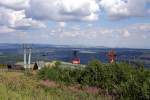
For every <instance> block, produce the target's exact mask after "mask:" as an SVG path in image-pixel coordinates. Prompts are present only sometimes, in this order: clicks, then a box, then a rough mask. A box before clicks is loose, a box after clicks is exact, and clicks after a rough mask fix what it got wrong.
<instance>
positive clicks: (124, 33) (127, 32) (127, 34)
mask: <svg viewBox="0 0 150 100" xmlns="http://www.w3.org/2000/svg"><path fill="white" fill-rule="evenodd" d="M123 36H124V37H125V38H128V37H129V36H130V33H129V31H127V30H125V31H124V32H123Z"/></svg>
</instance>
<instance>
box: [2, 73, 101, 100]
mask: <svg viewBox="0 0 150 100" xmlns="http://www.w3.org/2000/svg"><path fill="white" fill-rule="evenodd" d="M94 99H98V100H100V99H104V98H103V97H101V96H95V95H92V94H88V93H85V92H80V93H78V92H73V91H70V90H69V89H67V90H65V89H64V88H63V87H46V86H43V85H42V84H41V83H40V82H39V80H36V79H35V77H32V76H29V75H27V74H24V73H21V72H1V73H0V100H94Z"/></svg>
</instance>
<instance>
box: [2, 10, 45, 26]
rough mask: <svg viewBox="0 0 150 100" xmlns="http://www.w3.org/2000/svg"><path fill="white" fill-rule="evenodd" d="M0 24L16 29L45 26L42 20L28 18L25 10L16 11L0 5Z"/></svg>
mask: <svg viewBox="0 0 150 100" xmlns="http://www.w3.org/2000/svg"><path fill="white" fill-rule="evenodd" d="M0 25H2V26H8V27H10V28H16V29H27V28H43V27H46V26H45V25H44V24H43V23H42V22H40V21H36V20H33V19H31V18H26V15H25V12H24V10H19V11H15V10H12V9H7V8H3V7H0Z"/></svg>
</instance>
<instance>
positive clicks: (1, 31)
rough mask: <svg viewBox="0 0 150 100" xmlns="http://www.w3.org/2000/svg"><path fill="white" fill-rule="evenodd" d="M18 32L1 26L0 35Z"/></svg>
mask: <svg viewBox="0 0 150 100" xmlns="http://www.w3.org/2000/svg"><path fill="white" fill-rule="evenodd" d="M14 31H16V30H14V29H11V28H8V27H7V26H0V33H10V32H14Z"/></svg>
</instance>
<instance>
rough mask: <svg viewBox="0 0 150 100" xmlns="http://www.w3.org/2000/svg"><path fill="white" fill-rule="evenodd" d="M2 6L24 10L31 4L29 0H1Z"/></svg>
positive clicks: (0, 4)
mask: <svg viewBox="0 0 150 100" xmlns="http://www.w3.org/2000/svg"><path fill="white" fill-rule="evenodd" d="M0 6H3V7H6V8H10V9H15V10H22V9H25V8H27V7H28V6H29V0H0Z"/></svg>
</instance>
